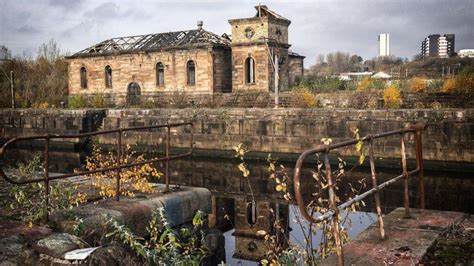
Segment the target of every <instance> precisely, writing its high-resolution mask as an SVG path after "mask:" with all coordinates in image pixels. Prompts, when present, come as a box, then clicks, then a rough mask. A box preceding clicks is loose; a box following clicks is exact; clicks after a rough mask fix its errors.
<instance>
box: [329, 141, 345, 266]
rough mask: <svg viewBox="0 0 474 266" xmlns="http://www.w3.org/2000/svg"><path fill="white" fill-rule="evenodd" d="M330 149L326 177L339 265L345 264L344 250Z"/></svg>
mask: <svg viewBox="0 0 474 266" xmlns="http://www.w3.org/2000/svg"><path fill="white" fill-rule="evenodd" d="M328 152H329V151H327V150H326V151H325V152H324V165H325V167H326V177H327V180H328V189H329V208H330V209H331V210H332V211H333V212H334V214H333V216H332V226H333V230H334V238H335V240H336V253H337V261H338V265H340V266H341V265H344V254H343V252H342V240H341V235H340V233H339V211H338V209H337V205H336V193H335V191H334V183H333V180H332V172H331V163H330V162H329V156H328Z"/></svg>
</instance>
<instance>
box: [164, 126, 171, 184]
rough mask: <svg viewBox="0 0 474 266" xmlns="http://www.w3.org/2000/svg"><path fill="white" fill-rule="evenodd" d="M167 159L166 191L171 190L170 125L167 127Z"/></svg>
mask: <svg viewBox="0 0 474 266" xmlns="http://www.w3.org/2000/svg"><path fill="white" fill-rule="evenodd" d="M166 129H167V130H166V161H165V183H166V185H165V192H169V191H170V177H169V161H170V138H171V136H170V135H171V132H170V127H167V128H166Z"/></svg>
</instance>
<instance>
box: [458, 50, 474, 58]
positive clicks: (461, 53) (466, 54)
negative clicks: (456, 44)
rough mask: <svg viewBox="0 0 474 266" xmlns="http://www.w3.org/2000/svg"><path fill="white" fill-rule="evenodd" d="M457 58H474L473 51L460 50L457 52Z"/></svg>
mask: <svg viewBox="0 0 474 266" xmlns="http://www.w3.org/2000/svg"><path fill="white" fill-rule="evenodd" d="M458 56H459V57H469V58H474V49H461V50H459V53H458Z"/></svg>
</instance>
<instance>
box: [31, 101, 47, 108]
mask: <svg viewBox="0 0 474 266" xmlns="http://www.w3.org/2000/svg"><path fill="white" fill-rule="evenodd" d="M31 107H33V108H38V109H47V108H50V106H49V103H48V102H35V103H33V104H32V105H31Z"/></svg>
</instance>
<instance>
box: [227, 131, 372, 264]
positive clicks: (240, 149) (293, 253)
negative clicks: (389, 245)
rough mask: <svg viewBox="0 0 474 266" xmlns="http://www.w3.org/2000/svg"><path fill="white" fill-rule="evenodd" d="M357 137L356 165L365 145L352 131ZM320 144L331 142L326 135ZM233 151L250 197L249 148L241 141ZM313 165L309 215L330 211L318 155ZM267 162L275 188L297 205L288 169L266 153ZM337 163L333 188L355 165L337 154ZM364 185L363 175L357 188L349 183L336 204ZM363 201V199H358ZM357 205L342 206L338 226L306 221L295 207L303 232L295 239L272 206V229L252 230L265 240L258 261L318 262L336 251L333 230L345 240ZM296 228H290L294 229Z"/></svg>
mask: <svg viewBox="0 0 474 266" xmlns="http://www.w3.org/2000/svg"><path fill="white" fill-rule="evenodd" d="M354 134H355V136H356V139H358V140H359V141H358V142H357V144H356V145H355V149H356V150H357V151H358V152H359V153H360V158H359V162H358V164H357V165H362V164H363V163H364V161H365V156H366V148H365V146H364V143H363V140H362V139H361V138H360V137H359V134H358V131H357V130H356V131H355V132H354ZM321 142H322V143H323V144H330V143H331V142H332V140H331V139H329V138H323V139H321ZM234 150H235V152H236V155H235V156H236V157H237V158H239V160H240V163H239V165H238V169H239V170H240V171H241V173H242V177H243V178H245V179H246V180H247V184H248V186H249V191H250V196H252V197H253V190H252V187H251V185H250V184H251V183H250V181H249V178H250V175H251V173H250V170H249V168H248V166H247V164H246V163H245V156H246V154H247V153H248V152H249V150H248V148H247V147H246V146H244V145H243V144H239V145H237V146H236V147H234ZM315 159H316V165H315V169H314V170H313V171H312V172H311V173H312V177H313V180H314V181H315V184H314V191H315V193H313V194H312V195H313V200H312V201H311V202H309V203H308V204H307V206H306V207H307V210H308V212H309V213H311V214H312V215H324V214H326V213H328V212H329V211H331V209H330V206H329V200H328V199H327V196H328V187H329V185H328V175H327V173H326V172H325V167H324V165H323V163H322V162H321V160H320V159H319V157H316V158H315ZM267 162H268V164H269V166H268V173H269V177H270V179H271V180H273V181H274V188H275V191H277V192H278V193H281V195H282V197H283V199H285V200H286V202H287V203H288V205H289V206H296V202H295V200H294V198H293V196H292V194H291V193H290V191H289V189H288V187H289V181H290V178H289V175H288V173H287V169H286V168H285V167H284V166H283V165H281V164H278V162H277V161H276V160H275V159H273V158H272V157H271V155H269V156H268V159H267ZM338 162H339V163H338V167H337V169H335V170H333V171H332V175H333V182H334V185H333V188H334V190H335V191H338V190H339V186H340V184H341V182H343V181H342V179H343V178H344V177H345V176H346V174H347V173H348V172H351V171H352V170H354V169H355V168H356V167H357V165H355V166H353V167H352V168H350V169H349V170H347V169H346V167H347V165H346V162H345V161H344V160H343V159H342V158H341V157H339V158H338ZM365 187H366V185H365V179H361V180H359V181H358V184H357V188H356V185H352V184H350V190H349V191H348V192H346V193H345V194H344V195H341V193H340V195H338V196H336V197H335V203H336V206H337V205H339V203H340V201H341V198H347V199H351V198H352V197H354V196H355V195H356V194H360V192H361V191H362V189H364V188H365ZM360 203H361V204H363V205H365V203H364V202H363V201H361V202H360ZM358 206H359V202H358V203H356V204H354V205H352V206H350V207H349V208H347V209H346V210H345V212H344V213H339V215H338V216H339V224H338V225H337V229H338V230H335V227H334V226H333V223H332V222H331V220H328V221H326V220H324V221H322V222H320V223H316V224H309V223H307V222H306V221H305V220H304V218H303V217H302V214H301V213H300V212H299V211H296V210H295V219H296V221H295V222H296V224H297V225H298V226H299V227H300V229H301V232H303V237H304V239H303V240H301V242H298V243H292V242H290V239H289V236H290V234H291V232H289V231H288V228H287V227H285V225H284V224H283V223H282V221H281V220H277V219H275V217H274V215H273V214H274V210H271V211H270V213H269V218H270V219H271V222H272V223H273V230H272V231H265V230H258V231H255V232H254V233H255V235H256V237H261V238H263V239H264V240H265V245H266V246H265V249H266V250H267V252H266V257H265V258H264V259H262V260H261V261H260V263H261V264H262V265H315V264H318V263H319V261H320V260H321V259H322V258H325V257H327V256H328V255H329V254H330V253H332V252H334V251H335V248H336V242H335V239H336V238H335V236H336V232H338V234H339V235H340V237H341V239H342V241H343V242H346V241H347V240H348V238H347V230H348V227H350V226H351V221H350V219H349V217H348V215H349V213H350V212H355V211H356V209H357V208H358ZM294 229H295V228H293V230H294ZM318 233H319V234H321V236H322V237H321V239H320V240H319V245H318V246H317V247H316V246H314V241H313V240H316V235H317V234H318Z"/></svg>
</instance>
